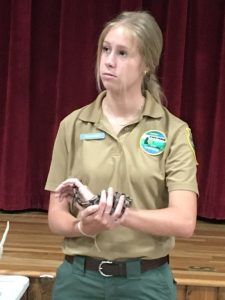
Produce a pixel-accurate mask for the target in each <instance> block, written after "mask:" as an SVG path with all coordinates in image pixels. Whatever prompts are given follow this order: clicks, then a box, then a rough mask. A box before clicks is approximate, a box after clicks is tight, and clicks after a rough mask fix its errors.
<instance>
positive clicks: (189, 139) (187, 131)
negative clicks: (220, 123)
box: [186, 127, 198, 165]
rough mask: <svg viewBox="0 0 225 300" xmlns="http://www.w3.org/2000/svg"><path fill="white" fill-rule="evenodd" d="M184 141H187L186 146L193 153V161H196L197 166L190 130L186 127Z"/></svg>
mask: <svg viewBox="0 0 225 300" xmlns="http://www.w3.org/2000/svg"><path fill="white" fill-rule="evenodd" d="M186 140H187V144H188V145H189V147H190V148H191V151H192V153H193V156H194V159H195V161H196V164H197V165H198V162H197V158H196V154H195V146H194V143H193V138H192V133H191V129H190V128H188V127H187V128H186Z"/></svg>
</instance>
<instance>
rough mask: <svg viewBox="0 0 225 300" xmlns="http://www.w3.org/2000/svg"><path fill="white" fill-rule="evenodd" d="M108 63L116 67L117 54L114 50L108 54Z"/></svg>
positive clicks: (109, 65)
mask: <svg viewBox="0 0 225 300" xmlns="http://www.w3.org/2000/svg"><path fill="white" fill-rule="evenodd" d="M106 65H107V66H108V67H114V66H115V55H114V53H113V52H111V53H109V54H108V55H107V58H106Z"/></svg>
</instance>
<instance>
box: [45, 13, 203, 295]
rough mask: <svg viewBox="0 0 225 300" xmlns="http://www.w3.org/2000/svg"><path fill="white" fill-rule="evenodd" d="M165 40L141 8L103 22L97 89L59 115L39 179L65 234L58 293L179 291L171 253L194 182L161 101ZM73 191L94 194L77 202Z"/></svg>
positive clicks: (185, 220) (189, 152) (183, 136)
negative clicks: (47, 163)
mask: <svg viewBox="0 0 225 300" xmlns="http://www.w3.org/2000/svg"><path fill="white" fill-rule="evenodd" d="M162 43H163V42H162V34H161V30H160V29H159V27H158V25H157V23H156V21H155V19H154V18H153V17H152V16H151V15H150V14H148V13H147V12H124V13H122V14H120V15H119V16H118V17H117V18H116V19H114V20H112V21H111V22H109V23H107V24H106V26H105V28H104V29H103V31H102V33H101V35H100V38H99V43H98V52H97V63H96V74H97V76H96V77H97V82H98V86H99V88H100V89H102V90H103V91H102V92H101V93H100V94H99V96H98V97H97V99H96V100H95V101H94V102H92V103H91V104H89V105H87V106H85V107H83V108H81V109H78V110H76V111H74V112H72V113H71V114H70V115H69V116H67V117H66V118H65V119H64V120H63V121H62V122H61V124H60V128H59V131H58V134H57V137H56V141H55V145H54V150H53V156H52V163H51V168H50V172H49V176H48V180H47V183H46V189H47V190H49V191H51V195H50V205H49V214H48V217H49V226H50V229H51V230H52V231H53V232H54V233H56V234H60V235H63V236H65V237H66V238H65V240H64V245H63V252H64V253H65V261H64V262H63V264H62V265H61V266H60V267H59V269H58V272H57V276H56V281H55V286H54V291H53V299H55V300H57V299H67V300H69V299H96V300H101V299H116V300H119V299H127V300H128V299H129V300H131V299H135V300H137V299H138V300H139V299H140V300H144V299H152V300H153V299H154V300H156V299H157V300H163V299H166V300H168V299H176V286H175V284H174V280H173V276H172V273H171V270H170V267H169V264H168V255H169V253H170V251H171V250H172V248H173V247H174V237H175V236H181V237H189V236H191V235H192V234H193V231H194V228H195V222H196V198H197V196H196V195H197V194H198V188H197V183H196V159H195V154H194V150H193V147H192V141H191V131H190V129H189V127H188V125H187V124H186V123H185V122H183V121H181V120H180V119H178V118H176V117H175V116H173V115H172V114H171V113H169V112H168V110H167V109H166V108H165V107H164V106H163V105H162V104H161V102H162V100H163V93H162V90H161V87H160V85H159V83H158V80H157V77H156V69H157V67H158V65H159V60H160V55H161V51H162ZM73 191H75V194H76V192H77V191H79V193H80V197H81V198H82V199H83V200H84V201H86V202H88V200H90V199H91V198H92V197H93V195H97V194H99V197H98V200H99V201H98V202H96V203H94V204H93V205H90V206H87V207H82V205H80V204H81V203H80V204H79V203H77V202H76V201H74V200H72V199H73V197H71V195H72V194H73ZM116 192H118V193H119V194H117V195H119V196H118V197H117V202H116V204H115V203H114V200H115V197H114V196H115V193H116ZM124 194H126V195H127V198H125V196H124ZM75 198H76V197H75ZM126 199H129V200H130V199H132V202H131V205H130V207H125V205H124V203H125V200H126ZM75 200H76V199H75ZM128 204H130V202H129V201H128ZM127 206H129V205H127ZM112 207H114V209H112Z"/></svg>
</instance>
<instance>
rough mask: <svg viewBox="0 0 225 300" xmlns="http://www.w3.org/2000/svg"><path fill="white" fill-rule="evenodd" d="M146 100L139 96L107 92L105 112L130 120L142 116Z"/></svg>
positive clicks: (139, 94)
mask: <svg viewBox="0 0 225 300" xmlns="http://www.w3.org/2000/svg"><path fill="white" fill-rule="evenodd" d="M144 103H145V98H144V97H143V95H142V94H141V93H138V94H136V95H135V94H132V95H128V94H119V95H118V94H117V95H115V94H113V93H110V92H107V94H106V96H105V98H104V100H103V103H102V109H103V112H104V113H106V115H107V114H110V115H112V116H114V117H118V118H120V117H121V118H129V117H132V116H137V115H140V113H141V112H142V110H143V107H144Z"/></svg>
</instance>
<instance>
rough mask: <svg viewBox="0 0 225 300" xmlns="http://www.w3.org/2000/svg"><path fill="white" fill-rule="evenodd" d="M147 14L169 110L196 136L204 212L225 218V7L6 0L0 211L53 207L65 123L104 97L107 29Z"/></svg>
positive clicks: (0, 22)
mask: <svg viewBox="0 0 225 300" xmlns="http://www.w3.org/2000/svg"><path fill="white" fill-rule="evenodd" d="M141 9H143V10H148V11H150V12H151V13H152V14H153V16H155V18H156V20H157V21H158V23H159V25H160V27H161V29H162V31H163V35H164V49H163V54H162V60H161V64H160V68H159V78H160V81H161V82H162V85H163V88H164V91H165V94H166V97H167V101H168V104H167V106H168V108H169V110H170V111H171V112H172V113H174V114H175V115H177V116H178V117H181V118H182V119H183V120H185V121H187V122H188V124H189V125H190V127H191V129H192V132H193V136H194V143H195V147H196V152H197V159H198V163H199V166H198V180H199V188H200V197H199V201H198V215H199V216H201V217H204V218H209V219H225V201H224V198H225V188H224V182H225V164H224V153H225V142H224V139H223V135H224V125H225V124H224V123H225V102H224V96H225V1H224V0H214V1H211V0H183V1H179V0H157V1H155V0H108V1H100V0H85V1H83V0H82V1H81V0H77V1H73V0H2V1H0V209H3V210H8V211H14V210H24V209H47V208H48V193H46V192H45V191H44V185H45V181H46V177H47V174H48V169H49V165H50V160H51V153H52V147H53V142H54V139H55V135H56V132H57V129H58V126H59V122H60V121H61V119H62V118H63V117H65V116H66V115H67V114H69V113H70V112H72V111H73V110H74V109H77V108H79V107H81V106H83V105H85V104H88V103H90V102H91V101H92V100H93V99H94V98H95V97H96V95H97V90H96V83H95V77H94V72H95V59H96V48H97V40H98V36H99V34H100V32H101V30H102V26H103V24H104V23H105V22H106V21H108V20H109V19H111V18H112V17H114V16H116V15H117V14H118V13H119V12H121V11H124V10H141Z"/></svg>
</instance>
